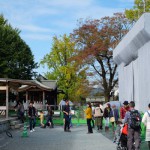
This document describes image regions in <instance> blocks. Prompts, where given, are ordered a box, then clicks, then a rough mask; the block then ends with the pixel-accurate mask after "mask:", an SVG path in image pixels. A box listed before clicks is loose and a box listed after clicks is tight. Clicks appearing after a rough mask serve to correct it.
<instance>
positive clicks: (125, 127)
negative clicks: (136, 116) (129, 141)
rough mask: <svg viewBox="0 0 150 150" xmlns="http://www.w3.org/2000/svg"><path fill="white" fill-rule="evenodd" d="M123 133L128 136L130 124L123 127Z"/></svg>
mask: <svg viewBox="0 0 150 150" xmlns="http://www.w3.org/2000/svg"><path fill="white" fill-rule="evenodd" d="M122 133H123V134H125V135H127V134H128V124H125V125H124V126H123V129H122Z"/></svg>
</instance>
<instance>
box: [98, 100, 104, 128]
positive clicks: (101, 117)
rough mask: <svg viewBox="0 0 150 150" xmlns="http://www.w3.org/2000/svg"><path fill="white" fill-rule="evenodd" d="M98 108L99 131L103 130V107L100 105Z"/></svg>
mask: <svg viewBox="0 0 150 150" xmlns="http://www.w3.org/2000/svg"><path fill="white" fill-rule="evenodd" d="M99 107H100V129H101V130H102V129H103V114H104V108H103V105H102V104H101V103H100V104H99Z"/></svg>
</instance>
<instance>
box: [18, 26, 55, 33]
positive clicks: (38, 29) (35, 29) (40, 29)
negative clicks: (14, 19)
mask: <svg viewBox="0 0 150 150" xmlns="http://www.w3.org/2000/svg"><path fill="white" fill-rule="evenodd" d="M16 26H17V27H18V28H20V29H21V30H24V31H29V32H45V33H50V32H56V31H54V30H51V29H50V28H43V27H39V26H36V25H29V24H28V25H16Z"/></svg>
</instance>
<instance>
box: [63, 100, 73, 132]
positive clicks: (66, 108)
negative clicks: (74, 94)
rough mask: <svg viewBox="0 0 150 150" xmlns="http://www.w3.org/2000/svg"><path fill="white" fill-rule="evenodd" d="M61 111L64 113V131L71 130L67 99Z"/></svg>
mask: <svg viewBox="0 0 150 150" xmlns="http://www.w3.org/2000/svg"><path fill="white" fill-rule="evenodd" d="M63 113H64V119H65V124H64V132H71V130H70V118H69V115H70V106H69V100H66V105H65V106H64V109H63Z"/></svg>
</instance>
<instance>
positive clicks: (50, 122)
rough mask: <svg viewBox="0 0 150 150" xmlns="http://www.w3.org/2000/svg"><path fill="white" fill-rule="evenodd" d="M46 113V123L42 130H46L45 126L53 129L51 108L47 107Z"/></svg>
mask: <svg viewBox="0 0 150 150" xmlns="http://www.w3.org/2000/svg"><path fill="white" fill-rule="evenodd" d="M47 111H48V114H47V121H46V123H45V125H44V128H46V126H50V127H51V128H53V127H54V125H53V114H54V112H53V110H52V108H51V106H48V107H47Z"/></svg>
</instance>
